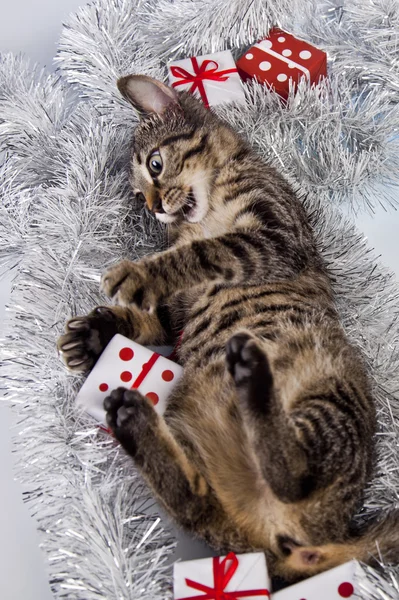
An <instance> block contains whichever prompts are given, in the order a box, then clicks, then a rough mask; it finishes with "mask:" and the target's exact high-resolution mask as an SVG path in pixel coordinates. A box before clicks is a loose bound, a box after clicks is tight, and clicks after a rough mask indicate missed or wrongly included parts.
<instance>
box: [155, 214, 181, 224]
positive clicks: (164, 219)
mask: <svg viewBox="0 0 399 600" xmlns="http://www.w3.org/2000/svg"><path fill="white" fill-rule="evenodd" d="M155 216H156V218H157V219H158V221H161V223H174V222H175V221H177V218H178V215H176V214H175V215H168V214H167V213H155Z"/></svg>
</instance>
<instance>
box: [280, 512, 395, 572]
mask: <svg viewBox="0 0 399 600" xmlns="http://www.w3.org/2000/svg"><path fill="white" fill-rule="evenodd" d="M353 558H355V559H357V560H360V561H362V562H365V563H367V564H370V565H373V564H374V565H377V564H378V563H379V562H380V561H383V562H384V563H399V510H392V511H390V512H388V513H385V514H384V515H380V516H378V517H377V518H375V519H372V520H370V521H368V522H367V523H366V524H365V525H364V526H363V527H362V529H361V531H359V532H358V533H356V534H355V535H354V536H353V537H351V538H349V539H348V540H346V541H345V542H343V543H339V544H325V545H323V546H306V547H305V546H293V547H292V548H291V552H290V554H289V556H287V557H286V558H285V559H284V560H283V561H282V563H281V575H285V576H286V577H295V576H305V577H309V576H311V575H316V574H317V573H320V572H321V571H326V570H327V569H332V568H333V567H337V566H338V565H340V564H342V563H344V562H347V561H349V560H352V559H353ZM279 570H280V569H279Z"/></svg>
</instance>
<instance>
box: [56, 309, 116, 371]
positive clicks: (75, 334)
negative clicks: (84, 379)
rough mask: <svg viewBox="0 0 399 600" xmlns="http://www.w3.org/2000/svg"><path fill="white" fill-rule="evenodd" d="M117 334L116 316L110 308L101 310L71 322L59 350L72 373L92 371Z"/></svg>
mask: <svg viewBox="0 0 399 600" xmlns="http://www.w3.org/2000/svg"><path fill="white" fill-rule="evenodd" d="M115 333H116V325H115V315H114V314H113V312H112V310H111V309H110V308H108V307H106V306H98V307H97V308H95V309H94V310H93V311H92V312H91V313H90V314H89V315H86V316H83V317H75V318H73V319H70V320H69V321H68V322H67V324H66V326H65V333H64V334H63V335H61V336H60V337H59V338H58V341H57V348H58V351H59V353H60V355H61V358H62V360H63V361H64V363H65V364H66V366H67V367H68V369H70V370H71V371H78V372H79V371H81V372H84V371H88V370H90V369H91V368H92V367H93V365H94V364H95V362H96V361H97V359H98V357H99V356H100V354H101V352H102V351H103V350H104V348H105V346H106V344H107V343H108V342H109V341H110V339H111V338H112V337H113V335H115Z"/></svg>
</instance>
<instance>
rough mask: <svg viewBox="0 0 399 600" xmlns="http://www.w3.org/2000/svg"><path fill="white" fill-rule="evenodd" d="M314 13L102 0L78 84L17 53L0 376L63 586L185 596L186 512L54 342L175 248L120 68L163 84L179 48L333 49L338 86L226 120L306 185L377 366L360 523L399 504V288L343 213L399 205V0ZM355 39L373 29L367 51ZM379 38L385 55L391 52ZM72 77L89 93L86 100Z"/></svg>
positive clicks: (268, 98)
mask: <svg viewBox="0 0 399 600" xmlns="http://www.w3.org/2000/svg"><path fill="white" fill-rule="evenodd" d="M298 7H299V5H297V4H296V0H294V2H290V3H288V4H287V3H286V2H284V1H280V2H277V1H276V2H270V1H269V2H260V1H257V0H253V1H250V0H245V1H244V2H243V1H242V0H230V1H229V2H225V1H224V0H223V1H222V2H218V3H214V2H209V1H208V0H207V1H203V0H190V1H188V0H175V1H174V2H169V1H167V0H159V1H158V2H157V1H156V0H138V1H137V2H133V3H132V2H131V0H96V1H95V2H94V3H93V4H91V5H89V6H86V7H83V8H82V9H80V10H79V11H78V13H77V14H76V15H75V16H74V17H72V18H71V19H70V20H69V23H68V24H67V25H66V26H65V28H64V31H63V35H62V41H61V45H60V51H59V54H58V59H57V60H58V64H59V67H60V73H61V74H62V77H63V79H64V81H60V79H59V78H58V77H56V76H46V75H45V74H40V73H39V72H38V71H37V70H36V71H35V70H31V69H30V68H29V66H28V65H27V64H25V62H24V61H23V60H22V59H20V58H14V57H11V56H7V55H6V56H5V57H2V58H1V61H0V82H1V83H2V85H1V86H0V88H1V89H0V144H1V146H0V156H1V157H2V159H3V160H2V165H1V167H0V199H1V208H0V274H1V272H2V270H3V271H4V270H5V269H10V268H13V270H14V273H15V280H14V285H13V291H12V298H11V302H10V307H9V309H8V315H9V319H8V329H7V334H6V337H5V339H4V340H2V342H1V354H2V364H1V371H0V376H1V379H0V381H1V386H2V388H3V390H4V392H5V398H6V400H8V401H9V402H11V403H12V404H13V405H14V408H15V410H16V412H17V415H18V421H19V430H20V432H19V435H18V439H17V441H16V445H15V451H16V454H17V456H18V458H19V468H18V476H19V478H20V479H21V481H22V482H24V484H25V487H27V493H26V495H25V497H26V501H27V502H28V504H29V507H30V509H31V511H32V512H33V513H34V514H35V516H36V519H37V521H38V523H39V530H40V533H41V545H42V547H43V549H44V551H45V553H46V556H47V557H48V572H49V576H50V581H51V586H52V590H53V593H54V595H55V597H56V598H68V599H72V600H82V599H83V598H84V600H94V599H98V598H107V599H109V600H113V599H114V598H115V600H116V599H118V600H119V599H121V598H123V599H126V600H136V599H138V598H140V599H143V600H150V599H152V600H161V599H164V598H169V597H170V594H171V590H170V583H171V570H170V566H168V564H167V562H168V558H169V557H170V556H171V553H172V551H173V545H174V543H175V542H174V540H173V538H172V536H171V535H170V534H169V532H168V529H167V521H166V519H164V518H162V519H161V518H160V517H158V516H157V515H156V514H155V513H154V509H153V507H151V498H150V494H149V493H148V491H147V489H146V487H145V486H144V485H143V483H142V481H141V480H140V478H139V476H138V474H137V472H136V471H135V469H134V466H133V465H132V463H131V461H130V460H129V459H127V458H126V457H125V456H124V455H123V453H122V452H121V451H120V449H119V448H118V447H117V446H116V445H115V444H114V443H113V441H112V439H111V438H109V437H108V436H107V435H105V434H103V433H101V432H100V431H99V430H98V429H97V428H96V427H95V425H94V424H93V422H91V421H90V420H89V419H88V418H86V417H85V416H84V415H82V414H79V413H77V411H76V409H75V406H74V399H75V396H76V392H77V389H78V388H79V386H80V384H81V378H79V377H77V378H76V377H73V376H71V375H68V374H67V373H66V372H65V370H64V369H63V368H62V366H61V364H60V362H59V360H58V358H57V357H56V354H55V340H56V338H57V336H58V334H59V333H60V331H61V330H62V328H63V324H64V322H65V320H66V319H67V318H68V317H69V316H70V315H72V314H82V313H85V312H87V311H88V310H90V309H91V308H92V307H93V306H94V305H96V304H98V303H104V301H105V299H104V298H103V297H101V296H100V294H99V292H98V281H99V277H100V274H101V272H102V271H103V269H104V267H105V266H106V265H107V264H110V263H111V262H114V261H117V260H118V259H119V258H120V257H122V256H131V257H133V258H137V257H139V256H141V255H143V254H146V253H148V252H152V251H153V250H154V249H158V248H161V247H162V246H163V244H164V242H165V235H164V232H163V230H162V229H161V228H160V227H159V225H158V224H157V223H156V222H155V221H154V220H153V219H151V218H150V217H149V216H148V215H146V214H145V213H144V212H143V211H142V210H141V209H139V208H138V207H137V206H135V205H134V202H133V198H132V194H131V191H130V189H129V185H128V146H129V142H130V137H131V132H132V127H134V124H135V122H136V117H135V115H134V113H133V111H132V110H131V108H130V106H128V105H127V104H126V103H124V102H123V101H122V100H121V99H120V97H119V95H118V93H117V91H116V86H115V79H116V78H117V77H118V76H120V75H124V74H127V73H129V72H134V73H138V72H145V73H147V74H152V75H154V76H157V77H160V78H163V77H165V76H166V71H165V67H164V63H165V61H166V60H167V59H168V58H169V57H170V56H171V55H172V54H178V55H182V54H187V55H189V54H192V53H196V52H201V53H205V52H209V51H210V50H214V49H223V48H225V47H230V46H237V47H238V46H241V45H245V44H246V43H249V42H250V41H252V40H254V39H256V38H257V37H259V35H263V34H264V33H266V31H267V28H268V27H269V26H270V25H271V24H274V23H276V22H277V23H278V24H280V25H281V26H285V27H287V28H290V30H292V31H295V32H296V33H297V34H301V33H302V35H303V37H305V38H306V39H309V41H311V42H312V41H313V42H315V43H318V45H320V46H322V47H323V46H324V47H327V48H328V49H329V53H330V69H331V71H330V73H331V76H330V79H329V82H327V84H324V85H321V86H320V87H318V88H316V89H313V90H311V89H309V87H308V86H307V85H306V84H304V83H302V84H301V86H300V87H299V90H298V92H297V94H296V95H295V96H291V97H290V99H289V101H288V104H287V105H286V106H283V105H282V104H281V102H280V100H279V99H278V98H277V97H276V96H275V95H274V94H273V93H272V92H270V91H268V90H267V89H266V88H264V87H262V86H259V85H256V84H255V85H249V86H247V87H246V93H247V101H248V105H247V108H243V107H229V108H228V109H227V108H221V109H220V113H221V115H223V117H224V118H225V119H226V120H227V121H229V122H230V123H231V124H232V125H233V126H234V127H236V128H237V129H238V130H239V131H241V132H242V133H243V134H244V135H246V136H247V137H248V139H249V140H250V142H251V143H252V144H254V145H255V146H256V147H257V148H258V149H259V151H260V152H261V153H262V154H263V155H264V156H266V157H268V158H269V159H270V160H271V162H273V163H274V164H275V165H276V166H277V167H278V168H279V169H280V170H281V171H282V172H283V173H285V175H286V176H287V177H288V178H289V179H290V181H291V182H292V184H293V185H294V186H295V187H296V188H297V189H298V192H299V193H300V195H301V196H302V197H303V198H304V202H305V205H306V207H307V210H308V211H309V214H310V216H311V219H312V222H313V224H314V228H315V231H316V235H317V238H318V242H319V245H320V248H321V251H322V253H323V255H324V257H325V260H326V261H327V264H328V266H329V269H330V272H331V275H332V277H333V281H334V288H335V292H336V296H337V303H338V307H339V310H340V314H341V317H342V321H343V324H344V326H345V328H346V331H347V333H348V335H349V337H350V339H351V340H352V341H353V342H354V343H355V344H356V345H357V346H359V347H360V348H361V350H362V352H363V354H364V357H365V360H366V362H367V364H368V366H369V368H370V373H371V377H372V381H373V383H374V392H375V397H376V401H377V406H378V419H379V425H380V432H379V435H378V438H377V439H378V465H377V472H376V474H375V477H374V479H373V481H372V482H371V483H370V486H369V488H368V490H367V496H366V503H365V507H364V509H363V511H362V513H361V514H360V515H359V518H364V517H367V515H371V514H373V515H374V514H375V511H376V510H384V509H388V508H390V507H392V506H394V505H397V504H398V502H399V497H398V496H399V492H398V490H399V459H398V452H397V448H398V444H399V430H398V419H399V397H398V390H399V350H398V348H399V339H398V338H399V334H398V331H399V329H398V314H399V288H398V286H397V284H396V283H395V281H394V279H393V277H392V276H391V275H390V274H389V273H388V272H387V271H386V270H385V269H384V268H383V267H381V266H380V265H379V264H378V261H377V260H376V258H375V256H374V254H373V252H372V251H371V250H370V248H369V247H368V245H367V243H366V240H365V239H364V238H363V236H362V235H361V234H360V233H359V232H357V231H356V230H355V229H354V228H353V226H352V225H351V224H350V222H348V221H346V219H345V218H344V217H343V216H342V215H341V214H340V212H339V211H338V210H337V207H336V206H335V205H336V204H340V203H343V202H347V203H349V204H350V205H352V206H353V207H354V208H355V209H357V208H362V207H365V206H366V207H370V208H372V207H373V206H375V204H376V203H377V202H380V203H382V204H386V203H390V202H391V201H392V199H391V197H390V194H389V191H388V192H387V184H389V185H394V184H395V183H397V173H398V158H397V157H398V156H399V153H398V143H397V139H396V138H395V136H396V134H397V131H398V120H399V119H398V108H397V98H396V97H395V96H394V95H393V90H395V86H396V83H395V81H396V80H395V77H396V73H397V70H396V68H397V62H395V61H396V54H395V52H396V49H395V44H396V42H395V37H394V35H395V34H394V33H392V27H395V23H396V20H395V19H396V16H395V14H396V13H395V11H394V9H395V7H394V6H393V4H392V2H391V1H390V0H386V1H383V0H381V1H377V0H372V1H371V0H370V2H368V3H364V4H361V3H360V1H359V2H358V0H354V2H353V3H352V4H351V7H350V8H349V9H348V8H347V6H346V5H345V6H341V5H340V4H339V3H337V2H324V3H316V2H315V1H313V0H304V1H301V3H300V7H299V8H298ZM388 13H389V15H390V17H389V19H386V18H385V15H386V14H388ZM343 23H344V24H345V25H344V26H343V25H342V24H343ZM345 28H346V30H345ZM357 32H358V33H357ZM356 35H359V37H361V36H363V39H361V40H359V48H360V50H359V56H358V57H357V58H356V60H358V61H359V63H356V62H354V59H355V46H354V42H353V40H354V39H356ZM392 36H393V37H392ZM391 38H392V39H391ZM378 40H379V41H380V42H381V44H380V49H381V52H376V53H375V54H373V45H374V46H376V45H377V44H378ZM392 40H393V41H392ZM372 56H373V58H372ZM385 59H386V60H385ZM372 60H373V61H377V63H378V68H376V69H374V71H372V70H370V73H373V78H372V80H369V83H368V82H367V80H366V79H365V78H364V77H363V73H366V71H367V70H368V69H369V67H370V66H372V64H371V63H372ZM349 64H352V65H355V67H354V68H352V69H348V68H347V65H349ZM357 64H359V65H361V66H362V69H363V70H359V69H358V68H357V66H356V65H357ZM345 65H346V66H345ZM377 74H378V78H377V77H374V76H376V75H377ZM65 82H67V83H69V84H72V87H73V88H74V89H75V91H78V93H79V95H80V96H83V97H84V100H82V101H81V102H80V103H78V104H77V105H72V104H71V103H70V101H69V99H68V95H67V90H66V87H67V86H66V84H65ZM381 183H384V187H381ZM381 566H382V570H381V573H377V572H376V571H374V570H372V569H369V568H366V569H365V570H363V571H361V572H360V573H359V581H360V586H361V590H365V592H364V596H363V597H367V598H369V599H370V600H382V599H385V600H392V599H393V598H398V597H399V596H398V593H397V592H398V587H399V583H398V582H399V569H398V567H389V566H387V565H381Z"/></svg>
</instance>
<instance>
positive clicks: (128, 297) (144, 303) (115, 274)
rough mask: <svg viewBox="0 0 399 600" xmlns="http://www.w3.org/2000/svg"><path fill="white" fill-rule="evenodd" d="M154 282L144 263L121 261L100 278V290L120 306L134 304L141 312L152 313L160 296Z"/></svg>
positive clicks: (160, 292)
mask: <svg viewBox="0 0 399 600" xmlns="http://www.w3.org/2000/svg"><path fill="white" fill-rule="evenodd" d="M156 288H157V285H156V281H155V280H154V279H153V278H152V277H151V276H150V274H149V273H148V265H147V263H146V262H145V261H141V262H132V261H130V260H122V261H121V262H120V263H118V264H117V265H115V266H114V267H111V268H110V269H108V271H106V272H105V273H104V275H103V276H102V278H101V289H102V291H103V292H104V293H105V294H107V296H109V297H110V298H113V300H114V302H116V303H117V304H119V305H120V306H129V304H135V305H136V306H138V308H141V309H142V310H145V311H148V312H152V311H153V310H154V308H155V307H156V305H157V302H158V300H159V298H160V296H161V295H162V290H160V289H159V290H157V289H156Z"/></svg>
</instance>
